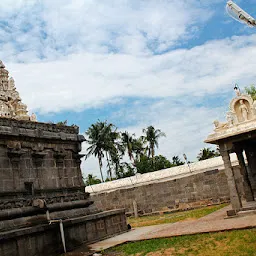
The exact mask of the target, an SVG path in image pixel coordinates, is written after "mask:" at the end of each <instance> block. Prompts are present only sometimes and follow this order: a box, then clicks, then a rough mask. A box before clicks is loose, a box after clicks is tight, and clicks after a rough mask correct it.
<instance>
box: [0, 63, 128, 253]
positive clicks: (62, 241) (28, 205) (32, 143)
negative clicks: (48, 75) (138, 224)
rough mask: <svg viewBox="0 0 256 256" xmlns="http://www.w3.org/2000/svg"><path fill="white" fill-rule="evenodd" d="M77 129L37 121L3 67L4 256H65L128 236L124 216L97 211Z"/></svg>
mask: <svg viewBox="0 0 256 256" xmlns="http://www.w3.org/2000/svg"><path fill="white" fill-rule="evenodd" d="M83 141H84V137H83V136H82V135H80V134H79V129H78V127H76V126H74V127H73V126H64V125H56V124H49V123H40V122H37V121H36V116H35V114H32V115H31V116H29V115H28V111H27V106H26V105H25V104H24V103H22V101H21V98H20V96H19V93H18V92H17V91H16V88H15V85H14V80H13V79H12V78H9V75H8V71H7V70H6V69H5V66H4V65H3V63H2V62H0V210H1V211H0V255H1V256H15V255H19V256H30V255H39V256H40V255H59V253H62V252H63V251H65V250H72V249H73V248H75V247H76V246H79V245H80V244H82V243H89V242H92V241H97V240H100V239H103V238H105V237H108V236H112V235H114V234H117V233H121V232H124V231H126V230H127V224H126V218H125V214H124V210H122V209H121V210H112V211H111V210H110V211H107V212H102V211H100V210H98V209H96V207H95V206H94V205H93V201H92V200H91V199H90V194H89V193H86V192H85V185H84V182H83V177H82V173H81V169H80V163H81V158H82V157H83V155H82V154H80V151H81V143H82V142H83Z"/></svg>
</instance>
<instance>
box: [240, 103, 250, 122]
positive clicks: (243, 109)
mask: <svg viewBox="0 0 256 256" xmlns="http://www.w3.org/2000/svg"><path fill="white" fill-rule="evenodd" d="M239 103H240V106H239V110H240V112H241V114H242V119H243V121H247V120H248V114H249V110H248V108H247V106H246V105H245V104H244V101H243V100H239Z"/></svg>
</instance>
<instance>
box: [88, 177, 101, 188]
mask: <svg viewBox="0 0 256 256" xmlns="http://www.w3.org/2000/svg"><path fill="white" fill-rule="evenodd" d="M99 183H101V181H100V179H98V178H97V177H96V176H94V175H92V174H88V175H87V177H86V178H85V185H86V186H90V185H94V184H99Z"/></svg>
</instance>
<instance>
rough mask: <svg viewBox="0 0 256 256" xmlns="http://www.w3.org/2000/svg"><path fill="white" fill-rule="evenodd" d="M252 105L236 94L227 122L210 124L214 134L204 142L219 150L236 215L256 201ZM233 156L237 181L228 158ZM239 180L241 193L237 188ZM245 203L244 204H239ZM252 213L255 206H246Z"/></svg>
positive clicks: (255, 137) (255, 138)
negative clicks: (212, 126) (238, 173)
mask: <svg viewBox="0 0 256 256" xmlns="http://www.w3.org/2000/svg"><path fill="white" fill-rule="evenodd" d="M255 105H256V102H255V101H253V99H252V98H251V97H250V96H249V95H241V94H240V93H239V94H238V95H237V97H235V98H234V99H232V101H231V103H230V111H229V112H228V113H227V122H226V123H220V122H219V121H217V120H216V121H214V124H215V130H214V133H213V134H211V135H209V136H208V138H207V140H206V141H205V142H207V143H211V144H216V145H218V146H219V149H220V154H221V156H222V159H223V162H224V166H225V174H226V177H227V181H228V186H229V193H230V201H231V205H232V209H233V212H234V213H235V214H236V213H237V212H239V211H243V210H245V209H247V210H248V204H246V203H243V202H245V201H246V202H254V201H255V198H256V109H255ZM231 153H235V154H236V156H237V160H238V162H239V166H240V177H238V175H237V174H236V173H235V171H234V169H233V167H232V164H231V161H230V154H231ZM241 177H242V181H243V191H241V189H239V188H238V179H240V178H241ZM243 200H245V201H243ZM250 205H251V208H252V209H256V203H255V204H254V203H250Z"/></svg>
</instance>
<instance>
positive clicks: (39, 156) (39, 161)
mask: <svg viewBox="0 0 256 256" xmlns="http://www.w3.org/2000/svg"><path fill="white" fill-rule="evenodd" d="M46 154H47V153H45V152H41V151H34V152H33V153H32V159H33V163H34V165H35V167H36V176H37V180H38V189H41V188H43V187H42V184H41V181H42V180H43V175H44V174H43V173H42V165H43V160H44V157H45V156H46Z"/></svg>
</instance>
